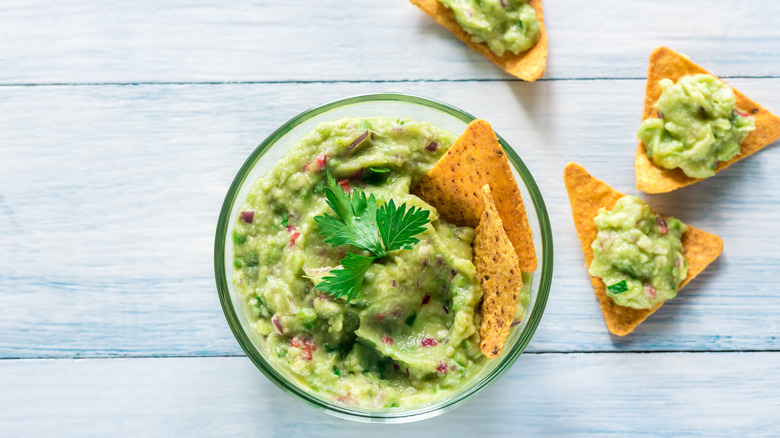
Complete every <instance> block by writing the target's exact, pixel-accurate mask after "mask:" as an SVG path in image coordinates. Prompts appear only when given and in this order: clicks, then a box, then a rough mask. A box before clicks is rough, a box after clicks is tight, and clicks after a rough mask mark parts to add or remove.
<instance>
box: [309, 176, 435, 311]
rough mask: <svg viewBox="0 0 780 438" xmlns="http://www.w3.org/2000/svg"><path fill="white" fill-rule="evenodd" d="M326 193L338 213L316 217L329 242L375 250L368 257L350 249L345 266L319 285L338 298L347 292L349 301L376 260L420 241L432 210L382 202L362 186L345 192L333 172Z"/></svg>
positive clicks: (322, 233) (347, 300)
mask: <svg viewBox="0 0 780 438" xmlns="http://www.w3.org/2000/svg"><path fill="white" fill-rule="evenodd" d="M325 197H326V198H327V203H328V205H329V206H330V208H332V209H333V211H334V212H335V213H336V215H335V216H331V215H330V214H327V213H325V214H322V215H319V216H315V217H314V221H315V222H316V223H317V225H318V226H319V227H320V234H321V235H323V236H325V242H326V243H329V244H330V245H331V246H333V247H336V246H340V245H352V246H354V247H357V248H360V249H364V250H366V251H368V252H370V253H371V254H373V257H366V256H360V255H357V254H353V253H351V252H348V253H347V254H346V257H344V258H343V259H342V260H341V267H342V269H334V270H331V271H330V275H328V276H326V277H323V279H322V281H321V282H320V283H318V284H317V286H316V287H317V289H319V290H321V291H323V292H327V293H329V294H330V295H332V296H333V297H335V298H341V297H344V296H346V297H347V298H346V302H350V301H351V300H352V299H354V298H355V297H356V296H357V294H358V293H359V292H360V287H361V285H362V284H363V278H364V277H365V275H366V272H368V268H369V267H371V264H372V263H373V262H374V260H376V259H380V258H382V257H387V255H388V254H389V253H390V252H391V251H395V250H399V249H412V247H414V245H416V244H417V243H418V242H419V241H420V240H419V239H417V238H416V237H414V236H416V235H417V234H420V233H422V232H423V231H424V230H425V225H426V224H427V223H429V222H430V219H429V218H428V210H424V209H422V208H420V207H409V208H407V206H406V203H403V204H401V205H400V206H396V205H395V202H394V201H393V200H392V199H391V200H389V201H387V202H386V203H384V204H382V205H381V206H379V205H378V202H377V200H376V197H375V196H374V195H373V194H371V195H366V193H365V192H364V191H362V190H358V189H354V190H353V191H352V192H351V193H345V192H344V190H343V189H342V187H341V185H339V184H338V183H336V180H335V179H334V178H333V177H332V176H331V175H330V173H328V174H327V185H326V187H325Z"/></svg>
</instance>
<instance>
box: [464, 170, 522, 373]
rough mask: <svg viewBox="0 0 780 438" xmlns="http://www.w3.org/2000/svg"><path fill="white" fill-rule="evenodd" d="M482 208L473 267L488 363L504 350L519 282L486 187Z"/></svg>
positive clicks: (509, 245)
mask: <svg viewBox="0 0 780 438" xmlns="http://www.w3.org/2000/svg"><path fill="white" fill-rule="evenodd" d="M480 194H481V195H482V200H483V202H484V204H485V208H484V210H483V211H482V217H481V218H480V220H479V225H477V228H476V230H475V231H474V243H473V244H472V246H473V247H474V266H475V267H476V268H477V275H478V276H479V279H480V283H481V284H482V294H483V295H482V309H481V311H480V315H481V316H482V323H481V325H480V328H479V337H480V338H481V339H482V341H481V343H480V347H481V349H482V354H484V355H485V356H487V357H488V358H490V359H494V358H496V357H498V355H499V354H501V352H502V351H503V350H504V345H505V344H506V338H507V336H508V335H509V328H510V327H511V325H512V321H513V320H514V317H515V310H516V309H517V300H518V297H519V295H520V293H521V288H522V287H523V278H522V275H521V273H520V272H519V270H518V268H517V254H515V251H514V248H513V247H512V242H510V241H509V238H508V237H507V235H506V233H505V232H504V226H503V225H502V223H501V218H500V217H499V216H498V211H497V210H496V204H495V202H494V201H493V193H492V192H491V190H490V186H489V185H487V184H486V185H485V186H484V187H482V189H481V190H480Z"/></svg>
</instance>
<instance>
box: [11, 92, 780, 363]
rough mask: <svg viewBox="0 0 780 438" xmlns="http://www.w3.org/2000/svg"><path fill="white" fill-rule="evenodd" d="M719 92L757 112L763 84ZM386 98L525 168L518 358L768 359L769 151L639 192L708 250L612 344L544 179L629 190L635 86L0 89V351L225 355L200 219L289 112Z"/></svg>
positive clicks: (554, 187)
mask: <svg viewBox="0 0 780 438" xmlns="http://www.w3.org/2000/svg"><path fill="white" fill-rule="evenodd" d="M731 83H732V84H733V85H734V86H735V87H737V88H739V89H741V90H742V91H743V92H745V93H746V94H748V95H753V96H756V98H757V99H758V100H760V101H761V102H762V103H764V104H765V105H766V106H767V108H769V109H770V110H771V109H773V108H780V79H744V78H736V79H733V80H732V81H731ZM387 90H395V91H404V92H409V93H415V94H421V95H425V96H428V97H431V98H435V99H440V100H443V101H446V102H449V103H451V104H453V105H455V106H458V107H461V108H463V109H465V110H467V111H469V112H471V113H472V114H474V115H476V116H478V117H482V118H484V119H486V120H489V121H490V122H491V124H492V125H493V127H494V128H495V130H496V131H497V132H498V133H499V134H500V135H502V136H503V137H504V138H505V139H506V140H507V141H508V142H509V143H510V144H511V145H512V146H513V147H514V148H515V149H516V150H517V151H518V153H519V154H520V156H521V157H522V158H523V159H524V160H525V162H526V164H527V165H528V167H529V168H530V170H531V172H532V173H533V174H534V176H535V178H536V180H537V183H538V184H539V186H540V187H541V191H542V194H543V195H544V197H545V201H546V203H547V208H548V210H549V213H550V218H551V222H552V226H553V233H554V236H555V254H556V260H555V266H556V267H555V277H554V280H553V286H552V291H551V293H550V299H549V301H548V304H547V311H546V314H545V316H544V318H543V319H542V322H541V326H540V327H539V329H538V331H537V334H536V336H535V337H534V339H533V341H532V342H531V344H530V346H529V350H531V351H564V352H566V351H631V350H634V351H645V350H742V349H747V350H777V349H778V343H777V340H778V339H779V338H780V322H778V319H777V317H776V316H777V314H778V312H780V296H778V294H777V272H778V271H777V269H778V266H780V229H779V228H778V227H777V226H776V223H777V217H778V215H779V214H780V203H778V201H777V195H776V193H778V191H779V190H780V177H778V175H780V149H778V147H777V145H773V146H770V147H768V148H766V149H765V150H763V151H762V152H761V153H759V154H756V155H755V156H752V157H750V158H748V159H746V160H743V161H742V162H740V163H739V164H738V165H735V166H732V167H730V168H729V169H728V170H726V171H724V172H722V173H720V174H718V175H717V177H715V178H711V179H709V180H707V181H704V182H701V183H699V184H696V185H695V186H692V187H688V188H686V189H685V190H680V191H678V192H676V193H672V194H668V195H664V196H661V195H657V196H647V195H645V196H643V197H644V198H645V199H647V200H649V201H650V202H651V203H652V205H653V206H654V207H655V208H656V209H657V210H658V211H659V212H661V213H664V214H667V215H674V216H677V217H679V218H681V219H682V220H684V221H686V222H688V223H690V224H692V225H694V226H696V227H698V228H701V229H705V230H708V231H711V232H713V233H715V234H718V235H720V236H722V237H723V240H724V241H725V251H724V254H723V256H722V257H721V258H720V259H719V260H718V261H716V262H715V263H714V264H713V265H712V266H710V267H709V268H708V269H707V270H706V271H705V272H703V273H702V274H701V275H700V276H699V277H698V278H697V279H696V280H695V281H693V282H691V284H689V285H688V286H686V288H685V290H684V292H683V293H681V294H680V296H679V297H678V298H677V299H675V300H672V301H670V302H669V303H667V304H666V305H665V306H663V308H662V309H661V310H659V311H658V312H657V313H656V314H654V315H653V316H652V318H650V319H648V320H647V321H646V322H645V323H643V324H642V325H641V326H640V327H639V328H638V329H637V331H635V332H634V333H633V334H632V335H631V336H630V337H628V338H626V339H615V338H612V337H610V335H609V334H608V333H607V331H606V328H605V327H604V322H603V320H602V317H601V314H600V312H599V309H598V303H597V301H596V300H595V299H594V298H593V294H592V291H591V288H590V284H589V283H588V277H587V273H586V271H585V268H584V262H583V259H582V253H581V251H580V248H579V243H578V241H577V236H576V234H575V232H574V226H573V224H572V220H571V212H570V209H569V203H568V200H567V197H566V191H565V189H564V184H563V179H562V177H561V172H562V170H563V167H564V165H565V163H566V162H568V161H576V162H579V163H582V164H583V165H584V166H585V167H586V168H588V170H589V171H591V172H592V173H593V174H594V175H599V177H600V178H602V179H604V180H605V182H607V183H609V184H610V185H612V186H614V187H616V188H618V189H620V190H622V191H624V192H625V193H628V194H638V193H637V192H636V190H635V189H633V187H634V174H633V153H634V148H635V140H634V133H635V130H636V128H637V126H638V123H639V120H640V118H641V105H642V99H643V93H644V80H641V79H640V80H621V81H611V80H603V81H602V80H596V81H546V82H541V83H535V84H526V83H519V82H508V83H505V82H474V83H469V84H468V86H464V85H463V84H461V83H452V82H442V83H405V82H402V83H389V84H388V83H358V84H352V83H339V84H330V83H328V84H223V85H209V84H203V85H144V86H35V87H8V86H6V87H0V112H1V114H2V117H0V242H2V249H0V307H1V308H2V309H3V314H4V317H3V318H0V357H4V358H19V357H22V358H34V357H83V356H88V357H104V356H117V355H120V356H124V355H131V356H149V355H215V354H216V355H220V354H240V353H241V350H240V349H239V347H238V345H237V344H236V342H235V341H234V340H233V337H232V335H231V333H230V331H229V330H228V328H227V324H226V323H225V321H224V318H223V316H222V313H221V309H220V307H219V303H218V300H217V296H216V291H215V285H214V280H213V273H212V246H213V232H214V229H215V224H216V218H217V213H218V211H219V208H220V205H221V202H222V199H223V196H224V194H225V192H226V191H227V187H228V185H229V183H230V181H231V179H232V177H233V175H234V174H235V172H236V171H237V169H238V168H239V167H240V165H241V163H242V162H243V160H244V159H245V157H246V156H247V155H248V154H249V152H250V151H251V150H252V149H253V147H254V146H255V145H256V144H258V143H259V142H260V141H261V140H262V139H263V138H264V137H265V136H266V135H268V134H269V133H270V132H271V131H272V130H273V129H275V128H276V127H277V126H279V125H280V124H281V123H283V122H284V121H285V120H287V119H289V118H291V117H292V116H293V115H295V114H296V113H298V112H300V111H302V110H304V109H306V108H309V107H311V106H313V105H315V104H320V103H323V102H326V101H329V100H333V99H337V98H341V97H345V96H348V95H354V94H359V93H366V92H378V91H387Z"/></svg>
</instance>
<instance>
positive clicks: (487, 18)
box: [439, 0, 539, 56]
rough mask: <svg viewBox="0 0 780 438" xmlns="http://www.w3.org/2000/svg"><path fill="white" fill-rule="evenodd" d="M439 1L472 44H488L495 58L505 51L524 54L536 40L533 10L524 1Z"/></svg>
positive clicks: (537, 36)
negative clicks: (450, 12) (449, 10)
mask: <svg viewBox="0 0 780 438" xmlns="http://www.w3.org/2000/svg"><path fill="white" fill-rule="evenodd" d="M439 1H440V2H441V3H442V4H443V5H444V6H446V7H448V8H450V9H451V10H452V12H453V14H455V21H457V22H458V24H459V25H460V26H461V27H462V28H463V30H465V31H466V32H468V34H469V35H471V41H473V42H475V43H485V44H487V45H488V47H490V50H491V51H492V52H493V53H495V54H496V55H498V56H501V55H503V54H504V52H506V51H507V50H509V51H510V52H512V53H514V54H515V55H517V54H519V53H521V52H525V51H526V50H528V49H530V48H531V47H533V46H534V44H536V41H537V40H538V39H539V22H538V21H537V20H536V11H534V8H532V7H531V5H529V4H528V1H527V0H439Z"/></svg>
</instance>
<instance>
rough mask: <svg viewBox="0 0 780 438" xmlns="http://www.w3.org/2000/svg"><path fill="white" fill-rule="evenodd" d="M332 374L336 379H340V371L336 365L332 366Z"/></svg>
mask: <svg viewBox="0 0 780 438" xmlns="http://www.w3.org/2000/svg"><path fill="white" fill-rule="evenodd" d="M333 374H335V375H336V377H341V371H339V369H338V367H337V366H336V365H333Z"/></svg>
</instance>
